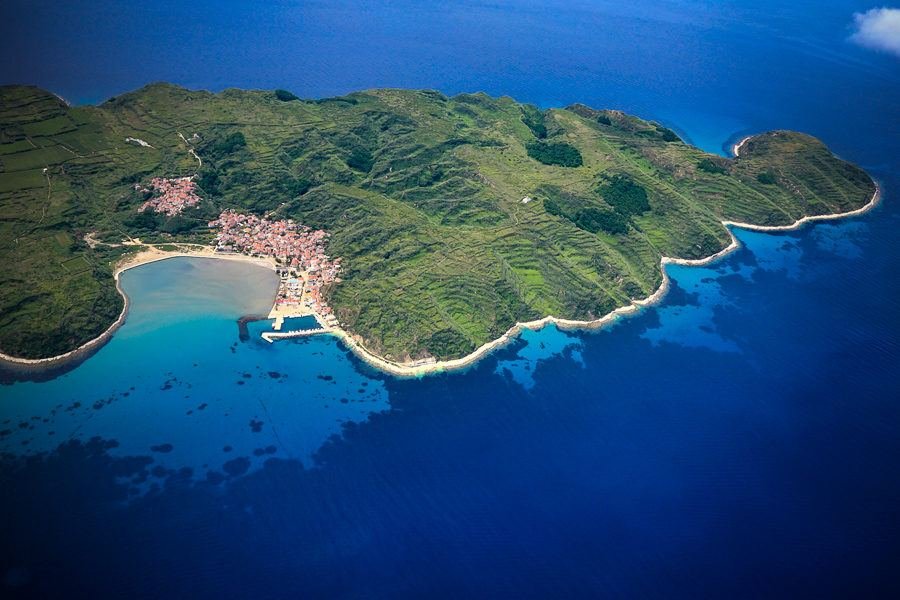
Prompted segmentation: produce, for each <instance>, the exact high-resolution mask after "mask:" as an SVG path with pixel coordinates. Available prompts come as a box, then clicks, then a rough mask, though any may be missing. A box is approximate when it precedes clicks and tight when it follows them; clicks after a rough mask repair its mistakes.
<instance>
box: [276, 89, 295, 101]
mask: <svg viewBox="0 0 900 600" xmlns="http://www.w3.org/2000/svg"><path fill="white" fill-rule="evenodd" d="M275 97H276V98H278V99H279V100H281V101H282V102H290V101H291V100H299V99H300V98H298V97H297V96H295V95H294V94H292V93H291V92H289V91H287V90H275Z"/></svg>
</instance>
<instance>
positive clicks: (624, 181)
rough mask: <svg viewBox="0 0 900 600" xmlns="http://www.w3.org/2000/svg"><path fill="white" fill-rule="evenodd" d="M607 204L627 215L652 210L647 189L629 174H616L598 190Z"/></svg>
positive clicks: (640, 213)
mask: <svg viewBox="0 0 900 600" xmlns="http://www.w3.org/2000/svg"><path fill="white" fill-rule="evenodd" d="M597 191H598V192H599V193H600V195H601V196H603V200H605V201H606V203H607V204H609V205H610V206H612V207H613V208H614V209H616V211H617V212H619V213H621V214H622V215H624V216H626V217H630V216H633V215H642V214H644V213H645V212H647V211H648V210H650V200H649V198H648V197H647V190H645V189H644V187H643V186H642V185H640V184H638V183H635V182H634V181H632V179H631V178H630V177H628V176H627V175H615V176H613V177H612V178H610V179H609V181H608V182H607V183H606V184H604V185H602V186H600V189H599V190H597Z"/></svg>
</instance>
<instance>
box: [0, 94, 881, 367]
mask: <svg viewBox="0 0 900 600" xmlns="http://www.w3.org/2000/svg"><path fill="white" fill-rule="evenodd" d="M182 136H183V137H182ZM676 137H677V136H676ZM126 138H137V139H140V140H143V141H145V142H146V143H147V144H149V146H150V147H147V146H142V145H140V144H138V143H135V142H127V141H126ZM671 138H672V136H671V135H668V134H667V133H666V131H665V130H664V128H662V129H661V128H660V127H659V126H658V125H656V124H654V123H651V122H648V121H644V120H641V119H638V118H635V117H631V116H628V115H625V114H623V113H620V112H617V111H596V110H593V109H590V108H588V107H585V106H581V105H574V106H571V107H569V108H567V109H553V110H548V111H540V110H538V109H537V108H534V107H528V106H524V105H521V104H518V103H516V102H515V101H513V100H512V99H510V98H491V97H489V96H486V95H484V94H463V95H459V96H456V97H453V98H447V97H445V96H443V95H442V94H439V93H437V92H432V91H405V90H374V91H369V92H364V93H357V94H351V95H349V96H346V97H342V98H326V99H322V100H316V101H306V100H295V99H291V98H289V97H287V96H285V95H284V94H278V93H277V92H276V93H273V92H262V91H240V90H226V91H224V92H222V93H219V94H211V93H208V92H203V91H191V90H186V89H183V88H180V87H177V86H172V85H166V84H156V85H152V86H148V87H145V88H143V89H141V90H138V91H136V92H133V93H129V94H124V95H121V96H118V97H117V98H115V99H112V100H110V101H108V102H106V103H104V104H103V105H101V106H98V107H90V106H88V107H77V108H69V107H67V106H66V105H65V104H63V103H62V102H61V101H60V100H58V99H57V98H56V97H55V96H53V95H52V94H48V93H46V92H43V91H41V90H39V89H36V88H33V87H3V88H0V351H3V352H6V353H11V354H16V355H20V356H28V357H39V356H47V355H53V354H58V353H60V352H64V351H66V350H69V349H71V348H73V347H75V346H77V345H79V344H80V343H82V342H84V341H86V340H88V339H90V338H92V337H94V336H95V335H97V334H98V333H100V332H101V331H103V330H104V329H105V328H106V327H107V326H108V325H109V323H110V322H111V321H112V320H113V319H114V318H115V316H116V315H117V314H118V312H119V310H120V309H121V302H122V301H121V298H120V297H119V295H118V294H117V293H116V291H115V288H114V283H113V280H112V267H113V265H114V264H115V262H116V261H117V259H118V258H119V257H120V256H121V255H122V254H123V253H125V252H131V251H133V250H134V247H133V246H122V245H121V243H122V241H123V240H127V239H129V237H131V238H134V237H140V238H141V240H143V241H144V242H167V241H194V242H208V241H209V240H210V239H211V237H212V235H211V232H209V231H208V230H207V228H206V222H207V220H208V219H209V218H210V217H211V216H213V215H216V214H218V212H219V211H221V210H222V209H224V208H235V209H238V210H243V211H250V212H255V213H257V214H263V213H268V214H270V215H271V216H272V217H274V218H287V217H291V218H295V219H298V220H300V221H302V222H304V223H307V224H309V225H311V226H313V227H318V228H324V229H326V230H328V231H330V232H331V233H332V237H331V241H330V245H329V252H330V253H331V254H332V255H334V256H340V257H342V258H343V260H344V265H345V267H344V272H343V274H342V278H343V281H342V282H341V283H339V284H337V285H335V286H334V287H333V288H332V289H331V290H329V291H328V294H329V296H330V302H331V304H332V305H333V306H334V307H335V310H336V313H337V316H338V318H339V319H340V321H341V322H342V323H343V324H344V326H345V327H346V328H347V329H348V330H350V331H351V332H353V333H355V334H357V335H359V336H360V337H361V338H363V339H364V341H365V343H366V344H367V345H368V346H369V347H370V348H372V349H373V350H375V351H377V352H379V353H381V354H383V355H385V356H388V357H392V358H395V359H398V360H400V359H405V358H407V357H421V356H425V355H433V356H437V357H440V358H446V357H455V356H460V355H463V354H466V353H467V352H469V351H471V350H472V349H474V348H475V347H476V346H478V345H479V344H482V343H484V342H486V341H488V340H490V339H493V338H496V337H498V336H499V335H500V334H501V333H503V332H504V331H506V329H508V328H509V327H510V326H511V325H512V324H513V323H515V322H516V321H522V320H529V319H535V318H539V317H542V316H544V315H547V314H553V315H557V316H565V317H570V318H576V319H590V318H595V317H599V316H601V315H603V314H605V313H607V312H608V311H610V310H611V309H613V308H615V307H616V306H621V305H623V304H625V303H627V302H629V301H630V300H631V299H634V298H641V297H645V296H647V295H648V294H650V293H652V292H653V291H654V290H655V289H656V288H657V287H658V285H659V283H660V281H661V272H660V267H659V259H660V256H662V255H667V256H675V257H683V258H699V257H702V256H706V255H709V254H710V253H712V252H715V251H717V250H719V249H721V248H723V247H724V246H725V245H726V244H727V243H728V241H729V236H728V233H727V231H726V229H725V228H724V227H723V226H722V224H721V221H722V220H723V219H730V220H735V221H744V222H751V223H759V224H766V225H769V224H772V225H774V224H786V223H791V222H793V221H794V220H796V219H797V218H799V217H802V216H804V215H810V214H822V213H831V212H842V211H847V210H851V209H854V208H858V207H859V206H862V205H863V204H864V203H865V202H867V201H868V199H869V197H870V196H871V194H872V192H873V185H874V184H873V183H872V181H871V179H870V178H869V177H868V176H867V175H866V174H865V173H864V172H863V171H861V170H860V169H858V168H857V167H854V166H852V165H850V164H848V163H846V162H844V161H841V160H838V159H836V158H835V157H834V156H832V155H831V153H830V152H828V150H827V149H826V148H825V147H824V146H823V145H822V144H821V143H820V142H819V141H817V140H815V139H814V138H811V137H809V136H806V135H802V134H797V133H790V132H773V133H769V134H764V135H761V136H757V137H754V138H753V139H751V140H750V141H748V142H747V143H746V144H745V146H744V148H743V149H742V152H741V157H740V158H738V159H734V160H728V159H723V158H721V157H715V156H711V155H708V154H705V153H704V152H702V151H700V150H698V149H696V148H692V147H690V146H687V145H685V144H682V143H678V142H677V141H676V140H672V139H671ZM190 150H193V151H194V152H196V153H197V154H198V155H199V156H200V158H201V159H202V163H203V164H202V168H200V167H199V163H198V161H197V159H196V158H195V157H194V156H193V155H192V154H191V153H190V152H189V151H190ZM710 167H715V168H710ZM198 168H200V171H199V173H197V170H198ZM195 173H196V174H198V185H199V187H200V189H201V195H202V197H203V202H202V203H201V204H199V205H198V206H196V207H193V208H191V209H189V210H187V211H185V212H184V213H182V214H181V215H177V216H175V217H171V218H166V217H164V216H161V215H155V214H141V213H138V212H137V207H138V206H140V204H141V203H142V202H143V201H144V200H145V197H144V194H143V193H142V192H141V191H140V190H138V189H135V184H136V183H146V182H147V181H148V180H149V179H150V178H152V177H154V176H163V177H175V176H184V175H192V174H195ZM525 196H529V197H531V198H534V199H535V201H533V202H528V203H523V202H522V198H523V197H525Z"/></svg>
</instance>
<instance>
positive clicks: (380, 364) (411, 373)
mask: <svg viewBox="0 0 900 600" xmlns="http://www.w3.org/2000/svg"><path fill="white" fill-rule="evenodd" d="M752 137H753V136H747V137H745V138H743V139H742V140H741V141H740V142H738V143H737V144H735V145H734V146H733V148H732V151H733V152H734V155H735V157H737V156H739V154H740V151H741V148H742V147H743V146H744V144H746V143H747V141H748V140H750V139H751V138H752ZM874 183H875V192H874V193H873V195H872V198H871V199H870V200H869V202H868V203H866V204H865V205H864V206H862V207H860V208H857V209H854V210H851V211H847V212H843V213H830V214H824V215H812V216H805V217H801V218H800V219H798V220H796V221H794V222H793V223H791V224H789V225H754V224H751V223H743V222H740V221H721V223H722V224H723V225H724V226H725V227H726V229H727V230H728V234H729V236H730V237H731V242H730V243H729V244H728V246H726V247H725V248H723V249H722V250H720V251H718V252H716V253H715V254H712V255H710V256H707V257H705V258H701V259H684V258H673V257H668V256H663V257H661V259H660V267H661V270H662V281H661V283H660V285H659V287H658V288H657V289H656V290H655V291H654V292H653V293H652V294H650V295H649V296H648V297H646V298H643V299H639V300H632V301H631V303H630V304H627V305H625V306H621V307H619V308H616V309H614V310H612V311H611V312H609V313H607V314H605V315H603V316H602V317H600V318H598V319H594V320H589V321H579V320H574V319H565V318H559V317H554V316H552V315H548V316H546V317H544V318H542V319H537V320H534V321H527V322H520V323H516V324H515V325H513V326H512V327H510V328H509V329H508V330H507V331H506V332H505V333H504V334H503V335H501V336H500V337H498V338H496V339H494V340H491V341H489V342H487V343H485V344H483V345H481V346H479V347H478V348H476V349H475V350H474V351H473V352H471V353H469V354H467V355H466V356H463V357H460V358H456V359H450V360H444V361H438V360H434V359H433V358H428V359H422V360H418V361H411V362H405V363H404V362H396V361H391V360H388V359H386V358H384V357H381V356H379V355H378V354H376V353H375V352H373V351H371V350H369V349H368V348H366V347H365V345H364V340H363V339H362V338H361V337H360V336H355V335H353V334H352V333H350V332H349V331H347V330H345V329H342V328H341V327H339V326H338V327H326V328H325V329H324V330H320V331H316V332H314V333H315V334H319V335H321V334H328V335H332V336H334V337H336V338H338V339H339V340H341V341H342V342H343V343H344V344H345V345H346V346H347V347H348V349H349V350H350V351H352V352H353V353H354V354H355V355H356V356H357V357H358V358H359V359H360V360H362V361H363V362H365V363H367V364H369V365H370V366H372V367H374V368H376V369H379V370H381V371H384V372H386V373H389V374H391V375H394V376H397V377H420V376H424V375H429V374H435V373H442V372H448V371H455V370H460V369H464V368H467V367H469V366H471V365H473V364H474V363H476V362H477V361H478V360H480V359H481V358H483V357H485V356H487V355H488V354H490V353H492V352H493V351H495V350H498V349H500V348H502V347H504V346H506V345H507V344H509V343H510V342H512V341H513V340H514V339H515V337H516V336H518V335H519V334H520V333H521V332H522V331H524V330H526V329H528V330H532V331H537V330H540V329H542V328H543V327H545V326H546V325H549V324H551V323H552V324H554V325H556V326H557V327H559V328H560V329H565V330H575V329H599V328H602V327H604V326H606V325H609V324H611V323H613V322H615V321H616V320H618V319H619V318H620V317H623V316H628V315H633V314H635V313H637V312H639V311H640V310H641V309H643V308H645V307H647V306H652V305H654V304H657V303H658V302H660V301H661V300H662V298H663V297H664V296H665V294H666V292H668V290H669V286H670V279H669V275H668V273H667V271H666V268H665V267H666V265H670V264H674V265H681V266H703V265H708V264H710V263H712V262H715V261H717V260H719V259H721V258H722V257H724V256H726V255H728V254H730V253H731V252H734V251H735V250H737V249H738V248H739V247H740V242H739V241H738V239H737V238H736V237H735V235H734V233H733V232H732V230H731V228H732V227H739V228H741V229H747V230H751V231H763V232H775V231H792V230H796V229H799V228H800V227H802V226H804V225H805V224H807V223H810V222H815V221H826V220H835V219H841V218H848V217H853V216H857V215H860V214H863V213H865V212H867V211H869V210H871V209H872V208H874V207H875V206H876V205H877V204H878V202H879V200H880V198H881V188H880V186H879V185H878V182H874ZM173 246H176V247H179V249H178V250H174V251H168V250H160V249H159V248H156V247H155V246H152V245H148V246H147V249H145V250H141V251H140V252H137V253H135V254H133V255H130V256H126V257H123V259H122V260H121V261H120V262H119V263H118V265H117V266H116V269H115V271H114V272H113V277H114V279H115V283H116V289H117V290H118V292H119V293H120V294H121V295H122V297H123V298H124V304H123V307H122V311H121V313H120V314H119V317H118V318H117V319H116V320H115V321H114V322H113V323H112V325H110V326H109V328H107V329H106V330H105V331H104V332H103V333H102V334H100V335H99V336H97V337H96V338H94V339H92V340H89V341H88V342H85V343H84V344H82V345H81V346H79V347H78V348H75V349H74V350H71V351H69V352H66V353H65V354H61V355H58V356H53V357H48V358H40V359H28V358H20V357H15V356H10V355H7V354H3V353H0V364H8V365H12V366H13V367H19V368H22V367H26V368H28V367H32V368H35V367H37V368H44V367H51V368H55V367H58V366H61V365H64V364H66V363H69V362H71V361H74V360H77V359H79V358H86V357H88V356H90V354H91V353H93V352H95V351H96V350H98V349H99V348H100V347H102V345H103V343H105V342H106V341H107V340H108V339H109V338H110V337H111V336H112V334H113V333H114V332H115V331H116V330H117V329H118V328H119V327H120V326H121V325H122V324H123V323H124V321H125V318H126V317H127V314H128V304H129V299H128V296H127V295H126V294H125V292H124V291H123V290H122V288H121V285H120V281H119V276H120V275H121V274H122V273H124V272H125V271H127V270H129V269H133V268H135V267H139V266H141V265H145V264H149V263H152V262H157V261H160V260H167V259H170V258H177V257H190V258H214V259H219V260H236V261H242V262H249V263H252V264H256V265H259V266H264V267H268V268H270V269H275V268H276V264H275V260H274V259H273V258H262V257H253V256H247V255H244V254H222V253H216V252H215V250H214V249H213V248H211V247H209V246H201V245H190V244H173ZM187 246H193V248H196V249H187V250H185V249H184V248H185V247H187ZM276 337H277V338H280V337H295V336H273V338H276ZM267 341H272V340H269V339H267Z"/></svg>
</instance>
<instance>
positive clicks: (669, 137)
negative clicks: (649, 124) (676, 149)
mask: <svg viewBox="0 0 900 600" xmlns="http://www.w3.org/2000/svg"><path fill="white" fill-rule="evenodd" d="M656 129H657V131H659V134H660V135H661V136H662V139H663V141H664V142H680V141H681V138H680V137H678V134H677V133H675V132H674V131H672V130H671V129H669V128H668V127H662V126H657V128H656Z"/></svg>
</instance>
